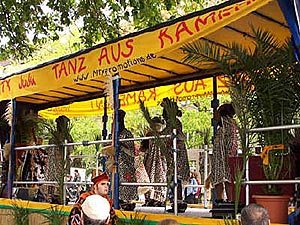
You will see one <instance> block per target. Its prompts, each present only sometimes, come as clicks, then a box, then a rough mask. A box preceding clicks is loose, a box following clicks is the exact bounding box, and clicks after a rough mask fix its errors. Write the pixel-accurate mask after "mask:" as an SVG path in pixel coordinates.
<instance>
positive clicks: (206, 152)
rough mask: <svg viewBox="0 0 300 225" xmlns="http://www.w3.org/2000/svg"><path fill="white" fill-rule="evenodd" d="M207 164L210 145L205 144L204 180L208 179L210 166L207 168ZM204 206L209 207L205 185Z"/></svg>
mask: <svg viewBox="0 0 300 225" xmlns="http://www.w3.org/2000/svg"><path fill="white" fill-rule="evenodd" d="M207 164H208V145H205V146H204V181H205V180H206V179H207V172H208V168H207ZM203 198H204V208H205V209H207V191H206V190H205V187H204V196H203Z"/></svg>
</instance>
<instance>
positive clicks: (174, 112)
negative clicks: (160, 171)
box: [161, 98, 190, 200]
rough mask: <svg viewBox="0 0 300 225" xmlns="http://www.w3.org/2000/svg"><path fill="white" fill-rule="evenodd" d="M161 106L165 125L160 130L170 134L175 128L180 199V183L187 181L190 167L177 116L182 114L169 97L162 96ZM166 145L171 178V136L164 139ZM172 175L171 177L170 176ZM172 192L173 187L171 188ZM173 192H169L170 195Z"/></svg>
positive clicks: (172, 171)
mask: <svg viewBox="0 0 300 225" xmlns="http://www.w3.org/2000/svg"><path fill="white" fill-rule="evenodd" d="M161 106H162V107H163V114H162V116H163V118H164V119H165V121H166V127H165V129H163V131H162V132H161V133H162V134H163V135H172V133H173V129H176V133H177V136H176V147H177V177H178V189H177V192H178V200H182V198H183V197H182V195H183V193H182V184H181V181H182V182H184V183H186V184H187V183H188V180H189V175H190V167H189V162H188V155H187V150H186V146H185V143H184V141H185V136H184V134H183V132H182V124H181V121H180V120H179V119H178V117H181V116H182V112H181V110H179V109H178V106H177V104H176V102H173V101H171V100H170V99H169V98H164V99H163V101H162V103H161ZM165 145H166V151H167V152H166V154H167V155H166V159H167V164H168V165H167V166H168V172H167V177H168V180H170V179H173V176H174V164H173V140H172V139H171V138H166V139H165ZM171 176H172V177H171ZM171 191H172V192H173V189H172V190H171ZM172 194H173V195H174V193H171V195H172Z"/></svg>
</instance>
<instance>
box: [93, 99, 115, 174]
mask: <svg viewBox="0 0 300 225" xmlns="http://www.w3.org/2000/svg"><path fill="white" fill-rule="evenodd" d="M111 98H112V96H111ZM103 109H104V114H103V117H102V122H103V129H102V138H103V140H106V138H107V121H108V116H107V97H106V96H105V97H104V107H103ZM98 157H99V153H98V152H97V170H96V175H97V176H98V165H99V160H98ZM101 162H102V171H105V163H106V158H105V157H102V158H101Z"/></svg>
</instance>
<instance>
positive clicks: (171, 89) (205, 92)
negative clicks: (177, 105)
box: [39, 77, 228, 119]
mask: <svg viewBox="0 0 300 225" xmlns="http://www.w3.org/2000/svg"><path fill="white" fill-rule="evenodd" d="M217 84H218V93H219V94H228V89H227V86H226V80H225V78H223V77H218V79H217ZM212 94H213V79H212V78H207V79H202V80H195V81H187V82H183V83H178V84H174V85H168V86H162V87H156V88H150V89H146V90H140V91H134V92H129V93H126V94H120V95H119V99H120V106H121V108H122V109H123V110H125V111H129V110H137V109H139V99H141V100H142V101H144V102H145V105H146V106H147V107H153V106H157V105H159V104H160V103H161V101H162V99H163V98H165V97H169V98H171V99H172V100H174V101H176V102H183V101H188V100H195V99H197V98H200V97H204V96H212ZM111 112H112V110H111V109H108V113H111ZM103 114H104V98H98V99H94V100H90V101H85V102H75V103H72V104H70V105H66V106H60V107H54V108H50V109H46V110H41V111H39V115H40V116H41V117H43V118H45V119H54V118H56V117H58V116H61V115H65V116H68V117H76V116H92V115H103Z"/></svg>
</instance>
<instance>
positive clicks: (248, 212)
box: [241, 203, 270, 225]
mask: <svg viewBox="0 0 300 225" xmlns="http://www.w3.org/2000/svg"><path fill="white" fill-rule="evenodd" d="M241 223H242V225H268V224H270V220H269V214H268V211H267V209H266V208H264V207H263V206H262V205H259V204H254V203H252V204H249V205H247V206H245V207H244V208H243V209H242V212H241Z"/></svg>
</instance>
